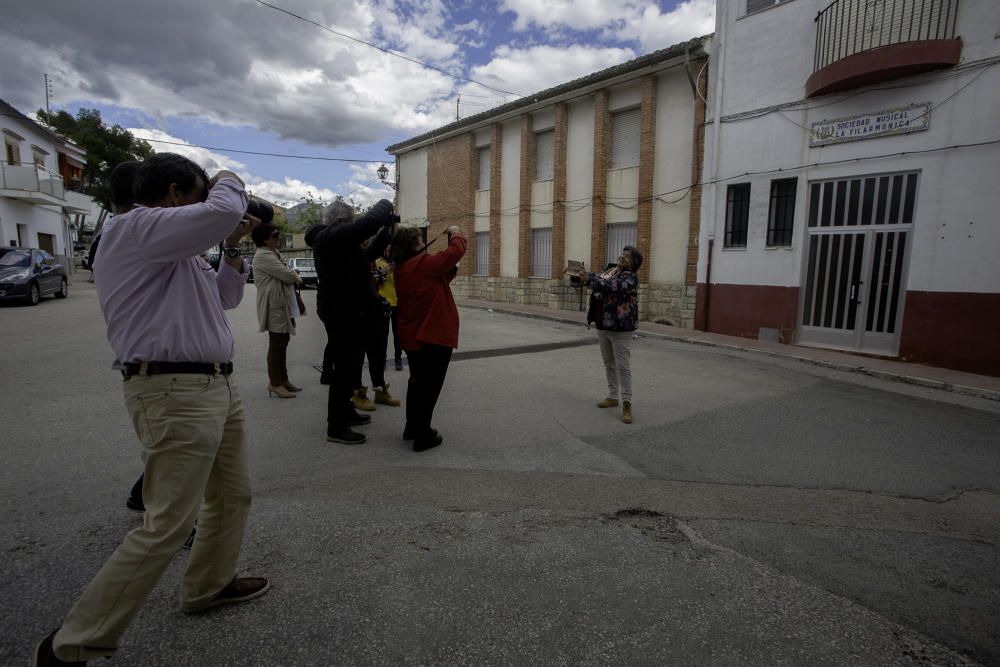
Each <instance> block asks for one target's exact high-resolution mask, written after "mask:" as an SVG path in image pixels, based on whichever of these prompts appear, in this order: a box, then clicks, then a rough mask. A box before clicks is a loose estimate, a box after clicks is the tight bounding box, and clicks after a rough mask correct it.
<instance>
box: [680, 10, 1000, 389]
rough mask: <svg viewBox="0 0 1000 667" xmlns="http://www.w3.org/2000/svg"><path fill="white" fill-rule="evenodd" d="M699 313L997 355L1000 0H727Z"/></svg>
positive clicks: (968, 364)
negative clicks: (997, 0) (831, 0)
mask: <svg viewBox="0 0 1000 667" xmlns="http://www.w3.org/2000/svg"><path fill="white" fill-rule="evenodd" d="M709 71H710V77H709V79H710V84H709V99H708V102H709V105H708V112H707V116H708V117H707V122H706V132H705V163H704V165H705V166H704V180H705V183H706V185H705V189H704V197H703V201H702V224H701V232H700V233H701V238H700V243H699V254H698V278H697V281H698V308H697V311H698V312H697V314H696V317H695V320H696V326H697V327H698V328H699V329H705V330H709V331H714V332H720V333H726V334H734V335H740V336H747V337H754V338H757V337H763V338H776V339H778V340H781V341H783V342H788V343H798V344H804V345H816V346H822V347H830V348H836V349H844V350H851V351H858V352H862V353H872V354H877V355H884V356H890V357H899V358H902V359H905V360H911V361H917V362H922V363H930V364H934V365H941V366H946V367H950V368H956V369H961V370H967V371H972V372H979V373H988V374H993V375H1000V344H998V343H997V342H996V341H997V334H996V331H997V330H998V328H1000V269H998V268H997V258H998V257H1000V224H997V218H996V211H997V209H998V208H1000V188H998V186H997V183H998V180H997V174H998V173H1000V143H998V142H1000V3H998V2H996V1H995V0H896V1H894V2H893V1H889V2H886V1H884V0H835V1H834V2H832V3H831V2H830V1H829V0H784V1H781V0H719V2H718V5H717V13H716V34H715V38H714V40H713V42H712V51H711V61H710V67H709Z"/></svg>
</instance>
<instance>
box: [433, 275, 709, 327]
mask: <svg viewBox="0 0 1000 667" xmlns="http://www.w3.org/2000/svg"><path fill="white" fill-rule="evenodd" d="M451 290H452V293H453V294H454V295H455V296H456V297H461V298H466V299H481V300H483V301H497V302H500V303H518V304H529V305H535V306H545V307H546V308H551V309H553V310H573V311H579V310H586V308H587V300H588V298H589V296H590V290H586V289H585V290H583V295H582V296H583V299H582V308H581V298H580V297H581V294H580V289H579V288H577V287H574V286H573V285H571V284H570V283H569V281H568V279H567V280H552V279H549V278H510V277H490V276H459V277H457V278H455V280H454V281H453V282H452V283H451ZM695 294H696V289H695V287H693V286H692V287H685V286H684V285H680V284H672V283H648V284H646V285H640V286H639V319H640V320H646V321H649V322H656V323H658V324H669V325H671V326H676V327H684V328H687V329H692V328H694V308H695Z"/></svg>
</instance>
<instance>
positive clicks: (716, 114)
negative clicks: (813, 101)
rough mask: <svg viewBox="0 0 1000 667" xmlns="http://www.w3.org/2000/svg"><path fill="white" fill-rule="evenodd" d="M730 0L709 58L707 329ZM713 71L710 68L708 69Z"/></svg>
mask: <svg viewBox="0 0 1000 667" xmlns="http://www.w3.org/2000/svg"><path fill="white" fill-rule="evenodd" d="M729 4H730V3H728V2H719V3H717V4H716V7H717V8H718V9H719V11H718V13H717V15H716V17H715V35H714V36H713V37H712V55H711V56H710V59H709V62H714V63H715V95H714V96H713V98H711V99H712V151H711V153H710V154H709V165H708V169H707V170H706V171H707V173H708V182H709V186H708V191H709V199H708V225H707V228H708V258H707V261H706V275H705V309H704V312H705V317H704V327H705V328H704V331H708V323H709V316H708V307H709V305H710V303H711V299H712V296H711V295H712V255H713V249H714V246H715V241H714V239H715V230H716V227H717V226H718V216H717V208H718V201H719V197H718V194H717V192H716V190H717V186H716V181H718V180H719V150H720V147H719V137H720V135H721V133H722V81H723V78H724V77H725V63H726V60H725V44H724V43H723V40H722V37H723V36H725V31H724V30H723V28H724V26H725V25H726V18H727V16H728V13H729ZM709 71H710V72H711V69H710V70H709Z"/></svg>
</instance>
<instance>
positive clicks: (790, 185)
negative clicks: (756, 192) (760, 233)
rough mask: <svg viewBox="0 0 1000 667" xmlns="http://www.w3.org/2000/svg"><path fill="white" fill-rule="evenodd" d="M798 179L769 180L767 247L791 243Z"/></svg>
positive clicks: (783, 245)
mask: <svg viewBox="0 0 1000 667" xmlns="http://www.w3.org/2000/svg"><path fill="white" fill-rule="evenodd" d="M798 185H799V179H797V178H783V179H780V180H776V181H771V205H770V208H769V209H768V213H767V247H769V248H776V247H789V246H791V245H792V227H793V226H794V223H795V191H796V190H797V189H798Z"/></svg>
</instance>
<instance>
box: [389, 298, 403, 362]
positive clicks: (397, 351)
mask: <svg viewBox="0 0 1000 667" xmlns="http://www.w3.org/2000/svg"><path fill="white" fill-rule="evenodd" d="M398 312H399V308H396V307H395V306H392V307H391V308H390V309H389V326H390V327H391V328H392V351H393V357H392V358H393V359H395V360H396V361H401V360H402V359H403V348H402V347H401V346H400V345H399V334H398V333H397V332H396V314H397V313H398Z"/></svg>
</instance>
